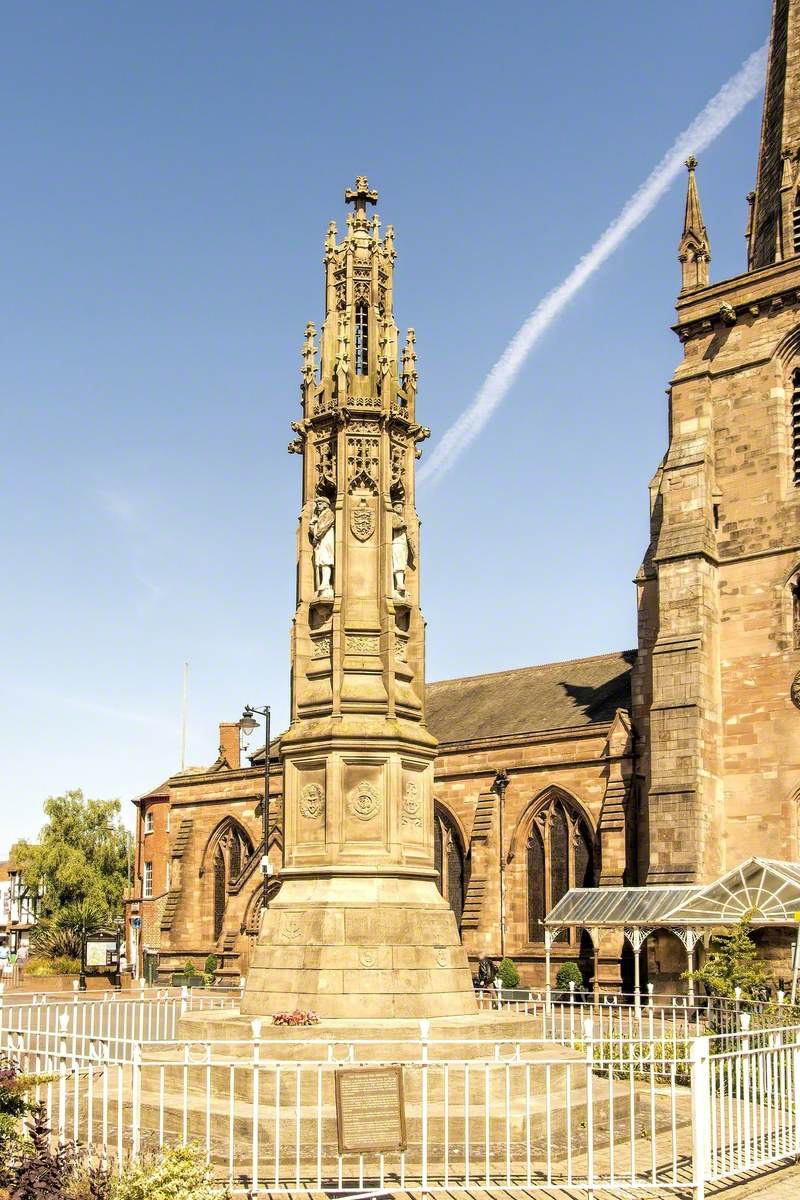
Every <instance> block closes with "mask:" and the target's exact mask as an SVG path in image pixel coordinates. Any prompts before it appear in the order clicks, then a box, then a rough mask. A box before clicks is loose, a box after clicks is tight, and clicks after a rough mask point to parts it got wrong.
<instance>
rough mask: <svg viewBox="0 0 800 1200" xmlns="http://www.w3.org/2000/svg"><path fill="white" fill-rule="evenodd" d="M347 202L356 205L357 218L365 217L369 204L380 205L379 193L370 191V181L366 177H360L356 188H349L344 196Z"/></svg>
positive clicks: (373, 190)
mask: <svg viewBox="0 0 800 1200" xmlns="http://www.w3.org/2000/svg"><path fill="white" fill-rule="evenodd" d="M344 198H345V201H346V202H347V203H348V204H353V203H355V206H356V216H361V217H365V216H366V213H367V205H368V204H377V203H378V193H377V192H376V191H375V189H374V188H373V189H372V190H371V191H370V186H369V180H368V179H367V177H366V175H359V176H357V178H356V186H355V187H354V188H348V189H347V191H346V192H345V194H344Z"/></svg>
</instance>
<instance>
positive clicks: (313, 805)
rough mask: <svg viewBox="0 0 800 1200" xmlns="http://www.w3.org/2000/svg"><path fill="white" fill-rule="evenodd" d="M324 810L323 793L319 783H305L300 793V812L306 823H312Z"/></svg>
mask: <svg viewBox="0 0 800 1200" xmlns="http://www.w3.org/2000/svg"><path fill="white" fill-rule="evenodd" d="M324 808H325V793H324V791H323V790H322V786H321V784H319V783H307V784H306V786H305V787H304V788H303V790H302V792H301V793H300V812H301V814H302V815H303V816H304V817H305V818H306V820H307V821H314V820H316V818H317V817H319V816H321V815H322V811H323V809H324Z"/></svg>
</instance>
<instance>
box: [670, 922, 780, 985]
mask: <svg viewBox="0 0 800 1200" xmlns="http://www.w3.org/2000/svg"><path fill="white" fill-rule="evenodd" d="M752 920H753V910H751V911H750V912H748V913H745V915H744V916H743V917H742V919H741V921H739V923H738V925H734V926H733V928H732V929H730V930H726V931H725V933H718V934H715V935H714V937H712V939H711V953H710V954H709V955H708V958H707V959H706V961H705V963H704V964H703V966H702V967H700V969H699V970H698V971H691V972H690V971H684V973H683V975H682V976H681V979H690V978H691V979H693V980H694V982H695V983H702V984H704V985H705V988H706V991H707V992H708V993H709V994H710V995H712V996H727V997H729V998H733V997H734V996H735V995H736V989H737V987H738V988H740V989H741V998H742V999H743V1000H764V999H766V997H767V995H768V993H769V972H768V971H767V968H766V967H765V966H764V962H763V960H762V958H761V956H760V954H759V951H758V947H757V946H756V944H755V942H754V941H753V939H752V938H751V936H750V925H751V922H752Z"/></svg>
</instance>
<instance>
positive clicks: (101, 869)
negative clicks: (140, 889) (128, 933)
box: [14, 790, 130, 920]
mask: <svg viewBox="0 0 800 1200" xmlns="http://www.w3.org/2000/svg"><path fill="white" fill-rule="evenodd" d="M120 811H121V806H120V802H119V800H88V799H86V797H85V796H84V794H83V792H82V791H79V790H78V791H72V792H67V793H66V795H64V796H51V797H50V798H49V799H48V800H46V801H45V803H44V812H45V816H46V817H47V823H46V825H45V826H44V828H43V829H42V831H41V833H40V834H39V840H38V842H37V843H36V844H31V843H29V842H24V841H23V842H18V843H17V844H16V846H15V847H14V858H15V861H16V863H17V865H18V866H19V869H20V871H21V872H22V876H23V879H24V880H25V883H26V885H27V887H29V888H30V889H32V890H35V889H37V888H40V889H41V891H42V916H43V917H45V918H47V917H52V916H55V915H56V914H57V913H59V912H60V911H61V910H62V909H63V908H64V907H65V906H67V905H73V904H79V903H86V904H88V905H90V906H91V908H92V909H93V910H95V911H99V912H100V913H102V914H103V917H104V919H106V920H110V919H111V918H113V917H116V916H118V915H120V914H121V912H122V896H123V893H124V891H125V888H126V886H127V882H128V853H129V836H130V835H129V834H128V831H127V830H126V829H125V828H124V826H123V825H122V822H121V820H120Z"/></svg>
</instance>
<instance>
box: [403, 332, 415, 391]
mask: <svg viewBox="0 0 800 1200" xmlns="http://www.w3.org/2000/svg"><path fill="white" fill-rule="evenodd" d="M416 342H417V335H416V333H415V332H414V330H413V329H409V331H408V333H407V334H406V344H405V346H404V347H403V386H404V387H405V388H408V386H409V385H411V386H412V387H415V386H416V383H417V379H418V375H417V351H416Z"/></svg>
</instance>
